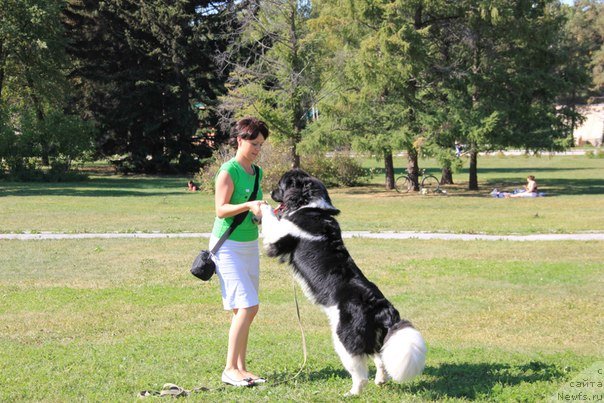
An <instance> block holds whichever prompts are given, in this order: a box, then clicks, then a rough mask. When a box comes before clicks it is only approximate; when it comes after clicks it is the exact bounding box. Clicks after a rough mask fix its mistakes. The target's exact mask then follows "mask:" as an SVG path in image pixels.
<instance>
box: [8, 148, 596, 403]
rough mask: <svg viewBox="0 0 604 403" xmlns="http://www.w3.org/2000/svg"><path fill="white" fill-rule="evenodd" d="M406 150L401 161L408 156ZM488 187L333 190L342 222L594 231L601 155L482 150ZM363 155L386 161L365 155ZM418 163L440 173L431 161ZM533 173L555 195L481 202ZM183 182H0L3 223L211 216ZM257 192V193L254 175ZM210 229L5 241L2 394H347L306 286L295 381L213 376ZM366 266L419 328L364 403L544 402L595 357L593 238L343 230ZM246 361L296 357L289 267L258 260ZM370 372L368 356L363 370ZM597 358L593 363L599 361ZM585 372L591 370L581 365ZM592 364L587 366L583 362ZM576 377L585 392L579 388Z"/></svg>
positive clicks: (216, 361) (272, 368)
mask: <svg viewBox="0 0 604 403" xmlns="http://www.w3.org/2000/svg"><path fill="white" fill-rule="evenodd" d="M404 164H405V161H404V160H403V159H401V158H397V159H396V166H397V170H398V171H399V172H401V171H402V168H401V167H403V166H404ZM479 164H480V165H479V168H480V172H479V175H480V176H479V178H480V180H481V191H479V192H469V191H467V190H465V187H466V185H467V184H466V183H465V182H464V181H465V180H467V175H466V173H465V172H464V173H462V174H460V175H456V176H455V180H456V182H457V183H456V185H454V186H452V187H449V188H448V189H447V190H448V196H421V195H399V194H397V193H395V192H387V191H384V190H383V189H382V187H381V185H380V184H381V183H382V182H383V176H381V177H380V176H379V175H377V176H375V177H374V178H373V180H372V181H371V183H369V184H367V185H365V186H362V187H357V188H341V189H331V190H330V191H331V194H332V199H333V201H334V204H335V205H336V206H337V207H338V208H340V209H341V210H342V213H341V215H340V216H339V220H340V224H341V227H342V229H343V230H346V231H347V230H392V231H409V230H416V231H445V232H464V233H494V234H509V233H517V234H530V233H555V232H559V233H569V232H590V231H600V232H601V231H604V208H602V206H603V203H602V200H603V194H604V176H603V174H602V173H603V172H604V169H603V168H604V160H602V159H588V158H586V157H581V156H579V157H575V156H573V157H570V156H565V157H553V158H549V157H541V158H538V157H530V158H527V157H498V156H492V157H481V158H480V159H479ZM365 165H366V166H367V167H371V166H373V167H378V166H379V163H378V162H376V161H373V160H366V161H365ZM422 166H423V167H427V168H428V169H432V170H434V169H435V168H434V166H435V164H434V162H433V161H429V160H428V161H422ZM530 173H532V174H535V175H536V176H537V180H538V182H539V184H540V187H541V189H542V190H544V191H546V192H548V196H547V197H544V198H539V199H532V200H521V199H492V198H490V197H488V193H489V192H490V191H491V189H492V188H493V187H498V188H500V189H503V190H510V189H513V188H514V187H518V186H520V185H522V184H523V183H524V179H525V177H526V175H528V174H530ZM185 183H186V178H180V177H145V176H135V177H116V176H107V175H93V176H92V177H91V179H90V180H89V181H86V182H78V183H58V184H57V183H53V184H47V183H44V184H43V183H33V184H32V183H9V182H0V232H4V233H10V232H17V233H20V232H26V231H30V232H42V231H54V232H72V233H86V232H94V233H97V232H132V231H161V232H183V231H186V232H209V231H210V228H211V224H212V219H213V216H214V212H213V199H212V196H210V195H205V194H200V193H189V192H186V191H185ZM265 190H266V189H265ZM206 244H207V240H206V239H149V240H143V239H81V240H62V241H7V240H4V241H0V385H2V387H1V388H0V401H73V400H79V401H82V400H83V401H133V400H136V395H137V393H138V392H139V391H141V390H144V389H153V390H157V389H161V387H162V385H163V384H164V383H167V382H172V383H176V384H178V385H181V386H183V387H185V388H188V389H191V388H193V387H196V386H201V385H204V386H208V387H210V389H211V390H210V391H208V392H203V393H200V394H196V395H194V396H192V397H191V398H190V400H191V401H258V400H261V401H279V402H280V401H339V400H344V399H342V397H341V395H342V394H343V393H344V392H345V391H347V390H348V389H349V388H350V378H349V376H348V374H347V373H346V372H345V371H344V369H343V368H342V366H341V364H340V362H339V359H338V358H337V356H336V354H335V352H334V350H333V348H332V343H331V336H330V334H329V328H328V324H327V320H326V318H325V317H324V315H323V313H322V312H321V311H320V310H319V309H318V308H317V307H315V306H312V305H310V304H309V303H308V302H307V301H306V300H305V299H304V297H302V295H301V293H298V294H299V297H300V299H301V313H302V318H303V324H304V329H305V332H306V335H307V340H308V348H309V361H308V364H307V366H306V368H305V370H304V371H303V373H302V374H301V375H300V376H299V377H298V378H297V379H296V380H295V381H293V382H289V383H285V384H279V385H275V384H270V385H267V386H265V387H257V388H253V389H244V390H241V389H232V388H224V387H222V385H221V383H220V373H221V370H222V367H223V365H224V359H225V355H226V336H227V331H228V327H229V318H230V314H229V313H227V312H224V311H223V310H222V308H221V301H220V291H219V285H218V282H217V280H216V278H214V279H213V280H212V281H211V282H209V283H203V282H200V281H198V280H197V279H195V278H194V277H192V276H191V275H190V274H189V273H188V267H189V266H190V263H191V261H192V259H193V257H194V256H195V254H196V252H197V251H198V250H199V249H200V248H202V247H205V245H206ZM346 244H347V246H348V247H349V249H350V251H351V254H352V255H353V257H354V258H355V260H356V261H357V263H358V264H359V265H360V267H362V269H363V270H364V272H365V274H366V275H367V277H368V278H369V279H370V280H371V281H374V282H375V283H376V284H377V285H378V286H379V287H380V288H381V289H382V291H383V292H384V293H385V295H386V296H387V297H388V298H389V299H390V300H391V301H392V302H393V303H394V305H395V306H396V307H397V308H398V309H399V311H400V312H401V314H402V315H403V316H404V317H406V318H409V319H411V320H412V321H413V323H414V324H415V325H416V326H417V327H418V328H419V329H420V330H421V331H422V333H423V334H424V336H425V338H426V341H427V343H428V347H429V355H428V362H427V366H426V370H425V371H424V374H423V375H422V376H420V377H419V378H417V379H416V380H414V381H413V382H411V383H408V384H405V385H397V384H394V383H388V384H387V385H386V386H384V387H382V388H378V387H376V386H375V385H373V384H370V385H369V386H368V387H367V389H366V391H365V393H364V394H363V395H362V396H361V397H360V398H359V399H351V400H359V401H370V402H374V401H506V402H507V401H542V400H548V399H549V398H550V397H556V396H557V393H558V392H559V391H561V390H563V391H568V390H569V382H570V380H571V379H573V378H574V377H580V378H581V379H588V380H590V381H598V380H599V379H592V378H590V377H587V378H585V377H586V375H584V373H585V372H584V371H586V369H588V368H594V365H595V366H596V367H598V368H602V367H604V363H603V358H602V357H603V356H604V333H603V332H602V331H601V329H602V328H604V319H603V317H602V314H601V307H602V306H603V304H604V295H603V294H602V291H601V289H602V283H603V282H604V274H603V271H602V262H603V261H604V242H596V241H591V242H578V241H569V242H507V241H497V242H487V241H465V242H464V241H441V240H431V241H420V240H388V241H383V240H368V239H357V238H355V239H349V240H347V241H346ZM261 268H262V276H261V301H262V302H261V310H260V314H259V316H258V318H257V320H256V322H255V323H254V326H253V329H252V334H251V336H250V351H249V357H248V358H249V364H250V369H252V370H253V371H255V372H257V373H259V374H262V375H265V376H267V377H268V378H269V379H270V380H272V381H280V380H285V379H287V378H289V377H290V376H292V375H293V374H295V373H296V372H297V370H298V368H299V366H300V363H301V359H302V352H301V351H302V349H301V344H300V335H299V332H298V329H297V321H296V319H295V306H294V303H293V291H292V280H291V275H290V273H289V271H288V270H287V269H286V267H285V266H284V265H280V264H278V262H277V261H275V260H271V259H267V258H265V257H262V259H261ZM371 372H372V373H373V372H374V369H373V368H372V369H371ZM596 374H597V372H596ZM590 376H591V375H590ZM593 376H596V377H597V375H593ZM570 391H571V392H572V391H577V392H578V391H580V389H578V390H577V389H576V388H575V389H572V388H571V389H570Z"/></svg>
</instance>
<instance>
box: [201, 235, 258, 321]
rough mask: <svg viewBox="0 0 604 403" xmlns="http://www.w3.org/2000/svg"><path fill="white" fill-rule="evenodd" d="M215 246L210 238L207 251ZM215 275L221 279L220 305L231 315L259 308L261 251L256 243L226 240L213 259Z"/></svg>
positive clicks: (214, 239)
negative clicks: (241, 309)
mask: <svg viewBox="0 0 604 403" xmlns="http://www.w3.org/2000/svg"><path fill="white" fill-rule="evenodd" d="M216 242H218V238H216V237H215V236H214V235H212V236H211V237H210V249H212V247H213V246H214V245H215V244H216ZM212 260H214V263H216V274H217V275H218V278H219V279H220V289H221V291H222V305H223V306H224V309H226V310H228V311H230V310H233V309H238V308H249V307H251V306H255V305H258V302H259V301H258V285H259V278H260V251H259V249H258V240H255V241H250V242H237V241H231V240H228V239H227V240H226V241H225V242H224V243H223V244H222V246H221V247H220V249H218V252H216V255H215V256H214V257H213V259H212Z"/></svg>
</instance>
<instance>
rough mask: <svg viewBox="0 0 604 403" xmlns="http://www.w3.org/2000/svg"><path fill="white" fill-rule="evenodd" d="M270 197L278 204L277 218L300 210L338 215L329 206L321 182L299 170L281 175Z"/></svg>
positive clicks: (329, 200) (332, 207)
mask: <svg viewBox="0 0 604 403" xmlns="http://www.w3.org/2000/svg"><path fill="white" fill-rule="evenodd" d="M271 197H272V198H273V200H274V201H276V202H278V203H280V205H279V207H278V212H277V214H278V215H279V218H280V217H281V216H283V215H286V214H292V213H294V212H295V211H297V210H300V209H302V208H304V209H316V210H321V211H323V212H325V213H327V214H329V215H336V214H339V213H340V210H338V209H336V208H335V207H334V206H333V205H332V204H331V199H330V198H329V193H327V188H326V187H325V185H323V182H321V181H320V180H319V179H317V178H315V177H314V176H311V175H309V174H308V173H306V172H304V171H303V170H301V169H292V170H290V171H288V172H286V173H285V174H283V176H282V177H281V179H280V180H279V183H278V185H277V188H276V189H275V190H273V191H272V192H271Z"/></svg>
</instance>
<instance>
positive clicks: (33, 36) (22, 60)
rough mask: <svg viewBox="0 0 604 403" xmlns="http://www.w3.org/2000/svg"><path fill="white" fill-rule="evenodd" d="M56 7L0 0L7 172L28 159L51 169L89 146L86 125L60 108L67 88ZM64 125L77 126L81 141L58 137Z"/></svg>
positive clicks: (0, 98) (32, 0)
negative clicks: (36, 160)
mask: <svg viewBox="0 0 604 403" xmlns="http://www.w3.org/2000/svg"><path fill="white" fill-rule="evenodd" d="M62 7H63V2H62V1H57V0H53V1H41V0H22V1H15V0H0V107H1V108H2V111H1V114H2V117H3V120H4V124H3V125H4V128H5V129H4V130H3V133H2V134H1V135H2V136H3V138H2V141H1V142H2V147H1V148H2V150H1V152H0V158H2V159H3V160H4V162H5V164H6V165H8V167H9V169H10V170H11V171H14V170H20V169H22V168H24V167H25V165H26V163H25V160H26V159H31V158H39V159H40V160H41V164H42V165H46V166H48V165H50V166H51V168H53V169H56V168H57V167H59V166H65V158H67V159H69V160H71V159H73V158H76V157H81V156H82V155H83V154H85V152H86V151H88V148H89V147H88V148H87V145H89V142H88V141H87V136H88V135H89V134H90V133H91V130H92V129H91V128H90V127H89V126H88V125H87V124H86V123H84V122H82V121H80V120H79V119H77V118H76V117H75V116H73V115H71V114H69V113H68V111H66V110H65V106H66V96H65V94H67V93H68V92H69V88H68V85H67V80H66V74H67V71H68V60H67V57H66V54H65V39H64V31H63V29H62V25H61V20H60V18H61V10H62ZM66 125H69V126H70V127H71V128H74V129H75V128H77V129H76V130H75V131H74V134H79V135H82V141H81V142H80V141H78V140H76V139H74V138H71V139H67V138H65V136H62V134H64V131H63V130H62V129H61V128H62V127H63V128H64V127H66ZM76 144H78V146H75V145H76ZM37 165H39V164H34V165H33V166H32V167H29V166H28V168H36V167H37ZM68 166H69V164H67V165H66V167H68Z"/></svg>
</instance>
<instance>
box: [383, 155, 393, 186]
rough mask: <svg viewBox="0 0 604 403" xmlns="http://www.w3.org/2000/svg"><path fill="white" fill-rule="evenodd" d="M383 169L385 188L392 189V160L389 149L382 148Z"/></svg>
mask: <svg viewBox="0 0 604 403" xmlns="http://www.w3.org/2000/svg"><path fill="white" fill-rule="evenodd" d="M384 169H385V170H386V190H391V189H394V162H393V160H392V151H391V150H387V149H384Z"/></svg>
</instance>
